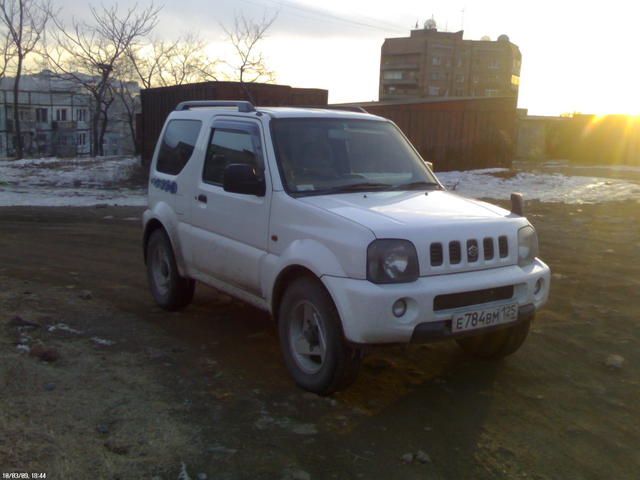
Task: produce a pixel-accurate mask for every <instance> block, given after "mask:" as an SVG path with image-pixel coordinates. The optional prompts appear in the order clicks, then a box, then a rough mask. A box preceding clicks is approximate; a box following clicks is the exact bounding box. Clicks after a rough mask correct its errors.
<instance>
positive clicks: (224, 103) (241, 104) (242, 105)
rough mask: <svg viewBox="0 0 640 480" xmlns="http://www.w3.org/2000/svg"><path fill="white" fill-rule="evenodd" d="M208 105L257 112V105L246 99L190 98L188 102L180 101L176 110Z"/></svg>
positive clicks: (244, 111)
mask: <svg viewBox="0 0 640 480" xmlns="http://www.w3.org/2000/svg"><path fill="white" fill-rule="evenodd" d="M207 107H238V111H239V112H242V113H249V112H255V111H256V107H254V106H253V103H251V102H247V101H246V100H190V101H187V102H180V103H179V104H178V106H177V107H176V110H178V111H179V110H191V109H192V108H207Z"/></svg>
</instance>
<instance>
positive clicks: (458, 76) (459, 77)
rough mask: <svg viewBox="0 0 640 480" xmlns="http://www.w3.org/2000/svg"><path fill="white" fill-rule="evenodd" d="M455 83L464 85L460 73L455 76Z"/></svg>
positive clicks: (462, 76)
mask: <svg viewBox="0 0 640 480" xmlns="http://www.w3.org/2000/svg"><path fill="white" fill-rule="evenodd" d="M456 82H457V83H464V75H462V74H461V73H459V74H457V75H456Z"/></svg>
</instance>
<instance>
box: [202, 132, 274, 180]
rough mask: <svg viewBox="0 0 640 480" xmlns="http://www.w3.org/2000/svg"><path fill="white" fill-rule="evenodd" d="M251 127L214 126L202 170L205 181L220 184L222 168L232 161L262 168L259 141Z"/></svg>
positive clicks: (222, 174)
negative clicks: (245, 128)
mask: <svg viewBox="0 0 640 480" xmlns="http://www.w3.org/2000/svg"><path fill="white" fill-rule="evenodd" d="M250 130H251V129H250V128H248V129H247V130H244V129H238V130H236V129H230V128H216V129H215V130H214V131H213V134H212V135H211V141H210V142H209V148H208V149H207V157H206V159H205V163H204V171H203V172H202V180H203V181H204V182H206V183H213V184H215V185H222V183H223V180H224V178H223V177H224V169H225V168H226V166H227V165H231V164H233V163H245V164H248V165H252V166H254V167H256V169H257V170H262V161H261V158H260V141H259V139H258V137H257V133H252V132H251V131H250Z"/></svg>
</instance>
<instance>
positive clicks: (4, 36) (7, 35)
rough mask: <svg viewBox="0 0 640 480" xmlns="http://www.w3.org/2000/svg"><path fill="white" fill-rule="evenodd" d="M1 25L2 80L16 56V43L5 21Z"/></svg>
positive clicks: (0, 73)
mask: <svg viewBox="0 0 640 480" xmlns="http://www.w3.org/2000/svg"><path fill="white" fill-rule="evenodd" d="M0 25H2V27H3V28H1V29H0V62H1V63H0V80H2V79H3V78H4V76H5V75H6V73H7V70H8V69H9V65H10V64H11V61H12V60H13V57H14V56H15V45H14V44H13V40H12V38H13V37H12V36H11V32H10V31H9V29H7V28H6V25H4V24H3V23H2V24H0Z"/></svg>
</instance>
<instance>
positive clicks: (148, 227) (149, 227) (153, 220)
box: [142, 212, 187, 277]
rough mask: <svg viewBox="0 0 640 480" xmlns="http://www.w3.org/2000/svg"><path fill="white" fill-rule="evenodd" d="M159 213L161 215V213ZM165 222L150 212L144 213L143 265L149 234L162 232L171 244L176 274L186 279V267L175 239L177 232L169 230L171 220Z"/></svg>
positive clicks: (145, 260)
mask: <svg viewBox="0 0 640 480" xmlns="http://www.w3.org/2000/svg"><path fill="white" fill-rule="evenodd" d="M160 213H161V214H162V213H163V212H160ZM147 215H148V217H147ZM166 220H167V219H166V218H164V219H163V218H162V217H161V216H160V215H154V214H153V213H152V212H148V213H147V212H145V222H144V233H143V234H142V254H143V256H144V262H145V265H146V263H147V248H148V245H149V238H151V234H152V233H153V232H155V231H156V230H162V231H164V233H165V234H166V235H167V237H168V238H169V243H170V244H171V248H172V250H173V256H174V258H175V260H176V265H177V267H178V272H179V273H180V275H181V276H183V277H186V276H187V274H186V273H187V271H186V265H185V261H184V258H183V256H182V250H181V248H180V243H179V238H177V232H176V231H175V230H174V229H172V228H170V226H171V225H172V220H173V218H172V217H168V221H166Z"/></svg>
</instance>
